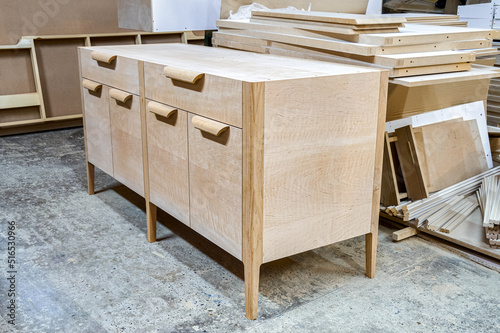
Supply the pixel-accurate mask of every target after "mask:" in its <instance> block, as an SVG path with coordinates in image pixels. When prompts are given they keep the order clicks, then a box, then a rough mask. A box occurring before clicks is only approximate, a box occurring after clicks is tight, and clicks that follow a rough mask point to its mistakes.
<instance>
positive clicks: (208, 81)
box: [144, 63, 242, 128]
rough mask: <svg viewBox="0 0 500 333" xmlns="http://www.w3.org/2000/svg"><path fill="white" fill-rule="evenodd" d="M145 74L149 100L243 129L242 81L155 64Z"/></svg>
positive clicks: (145, 70) (148, 67) (147, 64)
mask: <svg viewBox="0 0 500 333" xmlns="http://www.w3.org/2000/svg"><path fill="white" fill-rule="evenodd" d="M144 73H145V74H144V75H145V86H146V87H145V89H146V98H149V99H152V100H155V101H159V102H162V103H165V104H168V105H171V106H173V107H177V108H181V109H184V110H187V111H189V112H193V113H196V114H199V115H202V116H205V117H208V118H211V119H214V120H217V121H220V122H223V123H226V124H229V125H232V126H235V127H239V128H241V127H242V112H241V110H242V82H241V81H238V80H232V79H228V78H224V77H219V76H214V75H209V74H203V73H199V72H193V71H189V70H183V69H179V68H175V67H172V66H165V65H158V64H152V63H145V64H144ZM195 80H196V81H195ZM192 81H195V83H191V82H192Z"/></svg>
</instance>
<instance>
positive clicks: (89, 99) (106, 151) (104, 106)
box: [82, 81, 113, 176]
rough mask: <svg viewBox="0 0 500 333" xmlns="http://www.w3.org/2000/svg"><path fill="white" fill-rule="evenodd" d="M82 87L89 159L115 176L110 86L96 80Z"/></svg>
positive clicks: (86, 82)
mask: <svg viewBox="0 0 500 333" xmlns="http://www.w3.org/2000/svg"><path fill="white" fill-rule="evenodd" d="M82 89H83V91H82V94H83V103H84V121H85V144H86V145H87V155H88V160H89V162H90V163H92V164H93V165H95V166H96V167H98V168H99V169H101V170H102V171H104V172H106V173H107V174H109V175H111V176H113V158H112V148H111V127H110V117H109V101H108V100H109V88H108V87H107V86H102V85H99V84H97V83H96V82H90V81H84V84H83V87H82Z"/></svg>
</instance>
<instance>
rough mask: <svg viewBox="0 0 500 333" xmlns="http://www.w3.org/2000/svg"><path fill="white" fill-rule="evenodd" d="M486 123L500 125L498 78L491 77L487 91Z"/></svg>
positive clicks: (499, 86)
mask: <svg viewBox="0 0 500 333" xmlns="http://www.w3.org/2000/svg"><path fill="white" fill-rule="evenodd" d="M487 110H488V118H487V121H488V125H491V126H498V125H500V79H498V78H497V79H491V81H490V89H489V91H488V102H487Z"/></svg>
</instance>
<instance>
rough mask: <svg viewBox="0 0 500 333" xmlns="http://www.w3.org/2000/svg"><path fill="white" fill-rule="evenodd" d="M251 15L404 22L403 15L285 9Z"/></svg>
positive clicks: (323, 20) (318, 20)
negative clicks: (391, 15) (388, 15)
mask: <svg viewBox="0 0 500 333" xmlns="http://www.w3.org/2000/svg"><path fill="white" fill-rule="evenodd" d="M252 16H257V17H260V16H264V17H277V18H286V19H292V20H304V21H314V22H325V23H340V24H353V25H357V24H374V25H376V24H387V23H405V22H406V18H404V17H396V16H393V17H386V16H384V15H358V14H349V13H328V12H319V11H302V12H298V11H285V10H279V11H277V10H274V11H273V10H269V11H256V12H253V13H252Z"/></svg>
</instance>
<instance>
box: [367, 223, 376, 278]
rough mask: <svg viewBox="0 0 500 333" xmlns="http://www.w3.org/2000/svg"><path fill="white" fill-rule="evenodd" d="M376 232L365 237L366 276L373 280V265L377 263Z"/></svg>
mask: <svg viewBox="0 0 500 333" xmlns="http://www.w3.org/2000/svg"><path fill="white" fill-rule="evenodd" d="M377 240H378V230H377V229H375V231H374V232H372V233H369V234H366V235H365V242H366V276H368V277H369V278H370V279H373V278H375V264H376V261H377Z"/></svg>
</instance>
